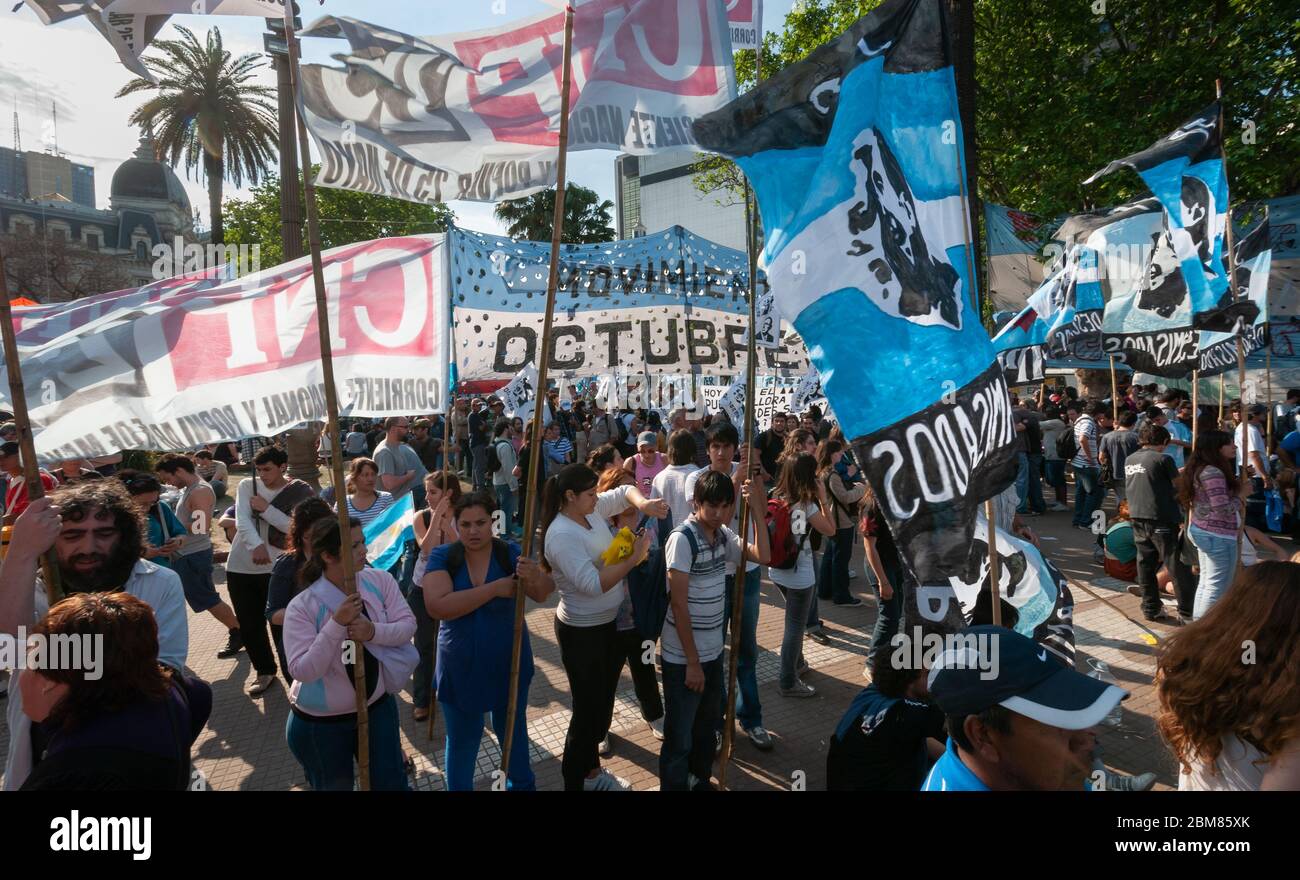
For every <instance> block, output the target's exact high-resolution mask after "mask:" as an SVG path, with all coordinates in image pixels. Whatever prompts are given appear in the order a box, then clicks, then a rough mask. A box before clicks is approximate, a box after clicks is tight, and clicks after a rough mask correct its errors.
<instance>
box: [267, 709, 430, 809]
mask: <svg viewBox="0 0 1300 880" xmlns="http://www.w3.org/2000/svg"><path fill="white" fill-rule="evenodd" d="M369 718H370V789H371V791H410V790H411V786H410V784H409V782H408V781H407V778H406V766H405V759H404V756H403V755H402V740H401V736H400V733H399V730H398V726H397V700H395V699H393V695H392V694H386V695H384V696H383V697H381V698H380V699H379V701H378V702H376V703H374V704H373V705H371V707H370V713H369ZM285 737H286V739H288V741H289V751H290V752H292V753H293V756H294V757H295V758H297V759H298V763H299V764H301V765H302V769H303V771H304V772H305V773H306V774H307V784H308V785H310V786H311V787H312V790H313V791H351V790H352V781H353V778H354V776H355V773H354V771H353V769H352V762H353V760H354V759H355V758H356V755H357V723H356V719H353V720H352V721H351V722H347V721H342V722H340V721H329V720H315V719H307V718H303V717H301V716H300V715H297V714H296V713H293V712H290V713H289V721H288V723H287V724H286V725H285Z"/></svg>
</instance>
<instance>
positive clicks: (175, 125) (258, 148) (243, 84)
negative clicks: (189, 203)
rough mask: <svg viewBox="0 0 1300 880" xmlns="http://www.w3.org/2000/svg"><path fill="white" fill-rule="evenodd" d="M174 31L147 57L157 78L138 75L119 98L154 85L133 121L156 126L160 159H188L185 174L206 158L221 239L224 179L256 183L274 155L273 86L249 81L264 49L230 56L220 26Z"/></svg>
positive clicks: (216, 236)
mask: <svg viewBox="0 0 1300 880" xmlns="http://www.w3.org/2000/svg"><path fill="white" fill-rule="evenodd" d="M176 30H178V31H180V34H181V39H179V40H160V41H158V42H157V43H154V46H155V47H156V48H158V49H160V50H161V51H162V56H161V57H156V56H152V57H151V56H146V57H145V59H144V60H145V63H146V64H148V66H149V68H150V70H152V71H153V72H154V73H155V74H157V75H158V83H157V85H155V84H154V83H151V82H149V81H148V80H145V79H135V80H132V81H131V82H129V83H127V84H126V85H125V86H123V87H122V90H121V91H119V92H118V93H117V97H119V98H123V97H125V96H127V95H130V94H134V93H135V92H146V91H155V90H156V91H157V94H155V95H154V96H153V97H151V98H150V99H149V100H148V101H146V102H145V103H143V104H141V105H140V106H139V107H137V108H136V109H135V112H133V113H132V114H131V118H130V122H131V123H132V124H133V125H138V126H141V127H143V128H146V129H150V130H152V131H153V135H154V141H155V143H156V144H157V151H158V158H159V160H165V161H166V162H168V164H170V165H171V166H172V167H173V168H174V167H176V165H177V163H178V162H180V160H181V159H182V158H184V160H185V171H186V173H187V174H188V173H190V172H192V171H194V169H195V168H196V167H198V166H199V165H200V162H201V163H202V169H203V175H204V177H206V178H207V182H208V209H209V211H210V212H211V218H212V243H213V244H222V243H223V242H224V233H223V230H222V223H221V184H222V181H223V180H225V179H226V178H227V177H229V179H230V180H231V182H233V183H234V184H235V186H243V184H244V180H245V179H247V180H248V181H249V182H250V183H257V182H258V180H259V179H260V178H261V177H263V176H264V175H265V174H266V171H267V167H268V166H269V165H270V162H271V159H272V157H273V156H275V152H276V148H277V146H278V144H279V137H278V127H277V116H276V108H275V107H274V106H273V105H272V104H271V102H270V100H269V99H270V98H271V97H273V96H274V95H275V90H274V89H273V88H270V87H269V86H261V85H255V84H253V83H251V82H250V80H251V79H252V78H253V75H254V74H253V72H254V71H255V70H256V69H257V68H258V67H260V66H261V61H260V56H258V55H256V54H252V53H250V54H248V55H243V56H240V57H239V58H237V59H234V60H233V61H232V60H231V56H230V53H229V52H227V51H226V50H225V49H224V48H223V47H222V45H221V31H219V30H217V29H216V28H212V29H211V30H210V31H208V36H207V44H206V45H204V44H201V43H200V42H199V41H198V40H197V39H196V38H195V36H194V34H193V33H191V32H190V31H189V30H187V29H185V28H183V27H181V26H179V25H177V27H176Z"/></svg>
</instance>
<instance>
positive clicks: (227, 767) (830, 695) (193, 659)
mask: <svg viewBox="0 0 1300 880" xmlns="http://www.w3.org/2000/svg"><path fill="white" fill-rule="evenodd" d="M1069 517H1070V515H1069V514H1068V513H1055V514H1046V515H1044V516H1042V517H1039V518H1036V519H1034V520H1031V525H1032V526H1033V527H1034V528H1036V529H1037V530H1038V531H1039V532H1040V534H1041V535H1042V537H1043V541H1042V544H1043V548H1044V550H1045V551H1046V552H1047V553H1048V554H1049V556H1050V557H1051V558H1052V559H1053V560H1054V561H1055V562H1056V563H1057V564H1058V565H1059V566H1060V567H1061V569H1062V571H1064V572H1065V573H1066V574H1067V575H1068V576H1069V577H1070V579H1071V582H1072V585H1073V590H1074V594H1075V601H1076V610H1075V625H1076V633H1077V638H1078V647H1079V666H1080V668H1085V667H1084V663H1085V660H1086V658H1088V657H1096V658H1100V659H1102V660H1104V661H1105V662H1106V663H1107V664H1109V666H1110V668H1111V671H1112V672H1113V674H1114V675H1115V676H1116V678H1117V679H1118V680H1119V682H1120V683H1121V685H1122V686H1123V687H1125V688H1127V689H1128V690H1129V691H1130V692H1131V694H1132V696H1131V697H1130V698H1129V699H1128V700H1126V701H1125V702H1124V704H1123V708H1124V715H1123V722H1122V724H1121V726H1120V727H1119V728H1118V729H1116V730H1106V731H1105V732H1104V733H1103V735H1102V757H1103V759H1104V760H1105V761H1106V763H1107V765H1108V766H1110V767H1111V768H1113V769H1116V770H1119V771H1122V772H1126V773H1138V772H1142V771H1145V770H1152V771H1154V772H1156V773H1157V774H1158V775H1159V783H1158V787H1159V788H1169V787H1172V786H1175V785H1176V776H1175V774H1176V767H1175V764H1174V762H1173V761H1172V759H1171V758H1170V757H1169V754H1168V751H1167V750H1166V749H1165V747H1164V745H1163V744H1162V743H1161V742H1160V739H1159V735H1158V734H1157V733H1156V731H1155V726H1154V713H1155V709H1156V700H1155V692H1154V689H1153V688H1152V686H1151V680H1152V675H1153V673H1154V670H1155V653H1156V650H1157V649H1156V648H1155V647H1152V646H1150V645H1148V644H1146V643H1144V642H1143V641H1142V639H1141V634H1142V630H1141V629H1140V628H1139V627H1138V626H1137V625H1135V624H1134V623H1133V622H1131V621H1130V620H1128V619H1126V617H1125V616H1124V615H1125V614H1127V615H1128V616H1129V617H1132V618H1136V619H1138V620H1140V619H1141V613H1140V610H1139V608H1138V604H1139V603H1138V600H1137V599H1136V598H1135V597H1133V596H1130V595H1128V594H1127V593H1126V592H1124V590H1123V587H1122V586H1115V585H1113V584H1114V582H1111V581H1109V580H1108V579H1106V578H1103V577H1101V571H1100V568H1099V567H1098V566H1097V565H1096V564H1095V563H1094V562H1093V561H1092V553H1091V544H1090V541H1091V537H1092V536H1091V535H1089V534H1086V533H1084V532H1081V531H1078V530H1074V529H1072V528H1070V526H1069ZM854 567H855V568H856V569H857V570H858V571H859V572H860V571H861V567H862V561H861V550H860V548H859V550H858V554H857V558H855V560H854ZM217 577H218V581H219V583H220V584H221V586H220V589H222V590H223V591H224V572H223V571H222V570H221V569H220V567H219V568H218V574H217ZM1094 582H1096V583H1094ZM851 584H852V588H853V590H854V592H855V593H857V594H859V595H861V596H862V597H863V598H864V599H865V600H866V602H867V605H865V606H863V607H861V608H851V609H850V608H835V607H833V606H831V607H827V606H828V605H829V603H823V606H822V617H823V618H824V619H825V621H826V626H827V630H828V632H829V635H830V638H831V644H830V645H828V646H823V645H820V644H817V643H816V642H813V641H811V640H809V641H807V642H806V645H805V656H806V658H807V660H808V662H809V663H810V664H811V665H812V671H811V672H810V673H809V674H807V675H806V676H805V680H806V681H807V682H808V683H810V684H812V685H814V686H815V687H816V688H817V696H816V697H814V698H812V699H788V698H783V697H781V696H780V695H779V694H778V692H777V687H776V678H777V665H778V663H777V652H778V650H779V647H780V642H781V635H782V630H783V622H784V610H783V608H784V606H783V603H782V600H781V597H780V594H779V593H778V592H777V590H776V589H775V587H773V586H772V584H771V583H770V582H769V581H767V580H764V582H763V591H762V603H761V610H760V615H759V627H758V643H759V648H760V657H759V666H758V679H759V693H760V696H761V699H762V703H763V721H764V724H765V726H767V727H768V729H769V730H770V731H771V732H772V735H773V738H774V739H775V741H776V748H775V749H774V750H773V751H771V752H766V753H764V752H759V751H758V750H756V749H755V748H754V747H753V746H752V745H750V744H749V742H748V740H746V739H745V738H744V737H743V736H738V737H737V743H736V747H735V756H734V759H733V763H732V765H731V768H730V769H729V771H728V784H729V787H731V788H735V789H738V790H750V789H753V790H760V789H789V788H790V787H792V786H794V785H804V786H806V787H807V789H808V790H817V789H820V788H824V785H825V772H826V771H825V766H826V763H825V756H826V746H827V738H828V737H829V735H830V733H831V731H832V730H833V729H834V727H835V725H836V723H837V722H838V720H839V717H840V715H841V714H842V713H843V711H844V709H845V708H846V706H847V705H848V703H849V701H850V700H851V699H852V697H853V695H854V694H855V693H857V691H858V690H859V689H860V688H861V687H863V685H864V681H863V678H862V668H863V665H864V657H865V654H866V645H867V640H868V636H869V634H870V632H871V626H872V624H873V622H874V620H875V611H874V603H873V601H872V599H871V594H870V591H869V589H868V587H867V581H866V579H865V577H864V576H862V575H861V574H859V576H858V577H857V578H856V579H855V580H853V581H852V582H851ZM1085 587H1086V588H1088V589H1091V590H1092V591H1093V592H1094V593H1097V594H1099V595H1102V596H1104V597H1105V598H1107V599H1109V600H1110V601H1111V602H1112V603H1114V605H1116V606H1117V607H1118V608H1119V609H1120V611H1122V612H1123V613H1122V614H1121V613H1120V611H1117V610H1115V609H1113V608H1111V607H1108V606H1107V605H1106V604H1104V603H1103V602H1102V601H1100V600H1099V599H1097V598H1094V597H1093V596H1092V595H1090V594H1089V593H1088V592H1087V591H1086V590H1085V589H1084V588H1085ZM554 605H555V598H554V597H552V599H551V601H550V602H548V603H546V604H545V605H543V606H534V605H531V603H530V608H529V612H528V615H527V622H528V626H529V631H530V634H531V638H532V645H533V653H534V657H535V660H536V669H537V671H536V674H535V676H534V679H533V685H532V689H531V691H530V693H529V701H528V708H527V712H528V727H529V736H530V740H531V749H532V756H533V767H534V770H535V772H536V773H537V783H538V788H539V789H542V790H559V789H561V788H562V787H563V783H562V780H561V777H560V754H561V752H562V750H563V745H564V734H565V730H566V728H567V723H568V717H569V713H568V708H567V706H568V703H567V700H568V688H567V683H566V681H565V676H564V670H563V668H562V667H561V665H560V658H559V648H558V646H557V645H556V643H555V637H554V630H553V619H554ZM1152 627H1153V630H1154V632H1155V633H1156V634H1157V635H1158V636H1159V637H1161V638H1163V637H1164V636H1165V635H1167V634H1168V633H1169V632H1170V630H1169V628H1168V627H1164V626H1161V625H1158V624H1156V625H1152ZM224 641H225V632H224V630H223V628H222V627H221V626H220V625H219V624H218V623H217V622H216V621H215V620H214V619H213V618H212V617H211V616H210V615H207V614H203V615H191V617H190V653H189V658H190V666H191V668H192V670H193V671H194V672H195V673H196V674H197V675H199V676H200V677H201V678H203V679H204V680H206V681H208V682H210V683H211V684H212V687H213V696H214V703H213V711H212V717H211V719H210V720H209V722H208V726H207V729H206V730H204V732H203V734H202V735H201V736H200V737H199V740H198V742H197V743H196V744H195V751H194V754H195V766H196V767H197V769H198V770H200V771H201V772H202V773H203V774H204V776H205V777H206V779H207V782H208V784H209V785H210V786H211V787H212V788H214V789H216V790H223V791H224V790H236V789H239V790H284V789H289V788H295V789H300V788H305V778H304V776H303V773H302V771H301V769H300V768H299V766H298V763H297V762H296V761H295V760H294V759H293V756H292V755H291V754H290V753H289V750H288V748H287V746H286V745H285V738H284V728H285V720H286V718H287V714H288V702H287V698H286V692H285V690H284V688H283V686H282V684H283V683H282V681H281V680H277V684H276V686H275V687H273V688H272V689H271V690H270V691H269V692H268V693H267V694H266V695H264V696H263V697H261V698H258V699H250V698H249V697H248V696H246V695H245V694H244V692H243V686H244V684H245V682H246V681H247V680H248V678H249V675H250V668H249V664H248V657H247V654H243V653H241V654H240V655H239V656H238V657H237V658H234V659H229V660H219V659H217V658H216V652H217V650H218V648H220V647H221V645H222V644H224ZM400 701H401V717H402V742H403V747H404V748H405V750H406V753H407V754H408V755H409V756H411V757H412V758H414V761H415V767H416V777H415V786H416V787H417V788H418V789H441V788H443V786H444V778H443V775H442V771H441V761H442V747H443V742H444V740H443V736H444V733H443V728H442V724H441V722H440V721H439V722H438V723H437V725H436V727H435V731H434V738H433V739H432V740H430V739H429V737H428V736H427V734H426V729H427V728H426V725H425V724H424V723H420V724H417V723H416V722H415V721H414V720H413V718H412V716H411V705H410V696H409V694H407V693H403V694H402V695H401V697H400ZM612 731H613V734H614V737H613V743H614V751H613V755H612V756H611V757H610V758H609V759H607V761H606V766H608V767H609V768H610V769H611V770H612V771H613V772H614V773H617V774H618V775H620V776H622V777H624V778H626V779H628V780H629V781H630V782H631V783H632V784H633V786H634V787H635V788H636V789H638V790H648V789H654V788H657V787H658V777H657V768H658V755H659V743H658V741H657V740H655V739H654V738H653V736H652V735H651V733H650V730H649V728H648V727H647V726H646V725H645V723H644V722H643V721H642V719H641V714H640V711H639V709H638V707H637V703H636V698H635V696H634V693H633V690H632V684H631V678H630V677H629V676H628V674H627V673H626V671H625V672H624V676H623V679H622V682H621V685H620V693H619V699H618V703H617V705H616V707H615V716H614V723H613V726H612ZM7 736H8V731H7V730H4V731H3V733H2V734H0V747H4V746H5V743H4V742H3V740H5V739H7ZM497 759H498V750H497V744H496V742H495V738H494V736H493V734H492V733H491V732H490V731H485V733H484V738H483V746H482V749H481V751H480V756H479V765H478V778H477V781H476V784H477V786H478V787H479V788H483V789H486V788H488V787H489V785H490V782H491V770H492V769H493V768H494V767H495V766H496V761H497Z"/></svg>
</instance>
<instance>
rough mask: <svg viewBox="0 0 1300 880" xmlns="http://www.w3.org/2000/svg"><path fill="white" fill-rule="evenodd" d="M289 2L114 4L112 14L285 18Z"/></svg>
mask: <svg viewBox="0 0 1300 880" xmlns="http://www.w3.org/2000/svg"><path fill="white" fill-rule="evenodd" d="M284 3H285V0H114V2H112V3H110V4H109V5H108V11H109V12H150V13H153V14H155V15H252V16H256V17H257V18H284Z"/></svg>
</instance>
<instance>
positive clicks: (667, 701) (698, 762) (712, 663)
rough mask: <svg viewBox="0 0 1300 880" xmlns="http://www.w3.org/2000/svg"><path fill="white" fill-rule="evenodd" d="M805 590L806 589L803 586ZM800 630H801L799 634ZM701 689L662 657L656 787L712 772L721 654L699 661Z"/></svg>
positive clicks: (683, 785) (676, 785)
mask: <svg viewBox="0 0 1300 880" xmlns="http://www.w3.org/2000/svg"><path fill="white" fill-rule="evenodd" d="M804 592H807V590H805V591H804ZM802 635H803V633H802V631H801V632H800V637H802ZM700 665H701V666H702V667H704V690H703V691H693V690H691V689H690V688H688V687H687V686H686V667H685V665H683V664H680V663H669V662H668V661H667V660H665V661H664V743H663V745H662V746H660V748H659V790H660V791H686V790H687V783H688V780H687V778H686V777H687V774H688V773H690V774H694V776H695V778H696V779H698V780H700V783H702V784H703V785H708V780H709V778H710V777H711V776H712V775H713V754H714V751H715V749H716V748H717V741H716V740H715V738H714V734H715V732H716V731H717V729H718V722H719V720H720V719H719V718H718V717H717V716H718V714H719V713H720V711H721V707H722V678H723V675H724V674H725V673H724V672H723V666H722V655H718V656H717V657H716V658H714V659H713V660H709V661H707V662H705V663H701V664H700ZM701 787H703V786H701Z"/></svg>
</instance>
